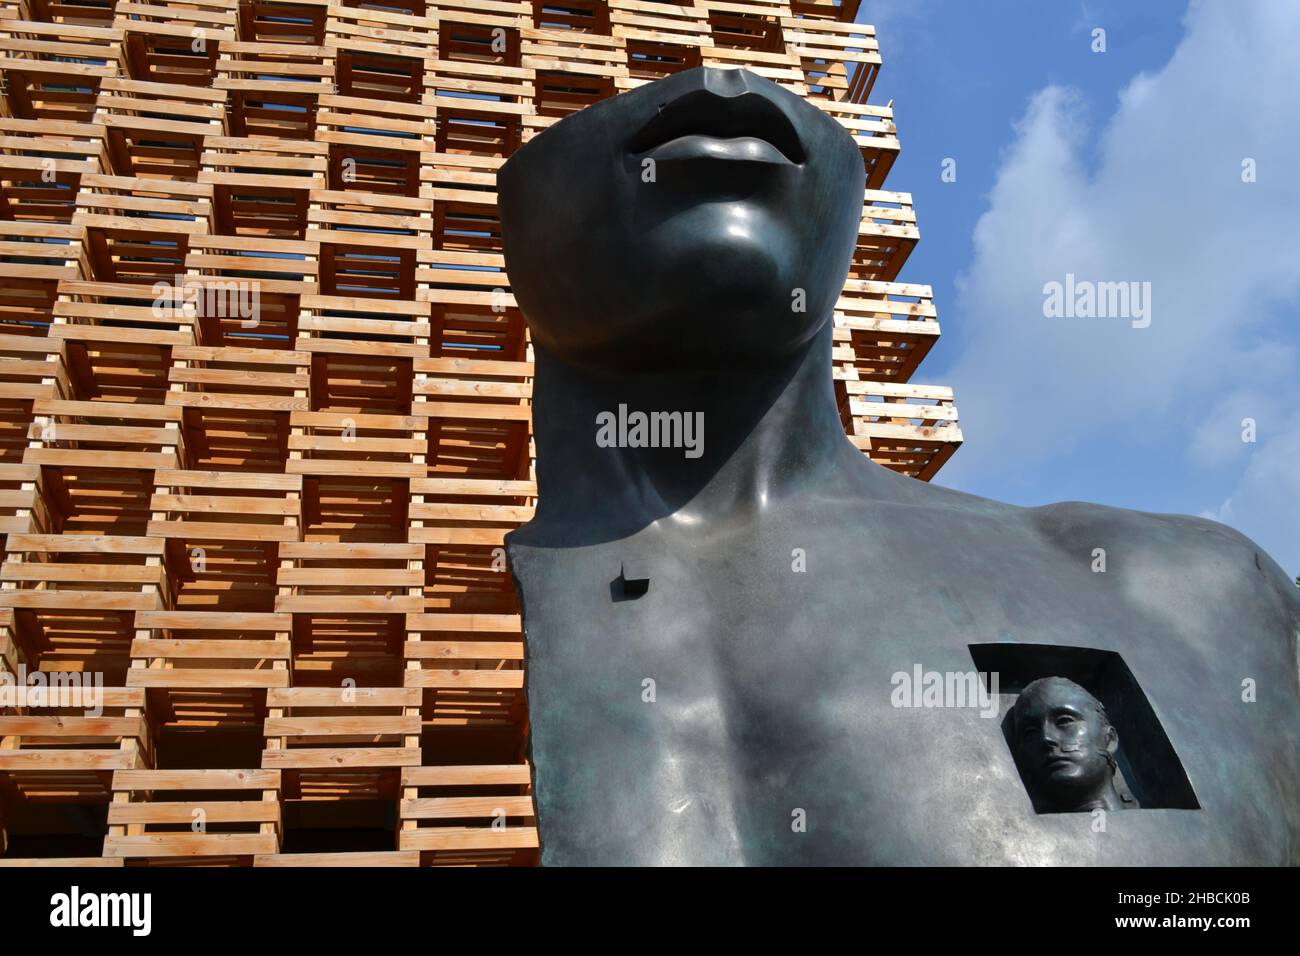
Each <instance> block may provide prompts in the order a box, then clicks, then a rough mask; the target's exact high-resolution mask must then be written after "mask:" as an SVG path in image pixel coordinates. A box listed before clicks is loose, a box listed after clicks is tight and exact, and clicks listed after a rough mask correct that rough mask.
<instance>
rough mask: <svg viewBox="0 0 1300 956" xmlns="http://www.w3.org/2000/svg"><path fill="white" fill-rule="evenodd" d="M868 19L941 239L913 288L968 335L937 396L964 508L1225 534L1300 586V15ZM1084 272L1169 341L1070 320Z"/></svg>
mask: <svg viewBox="0 0 1300 956" xmlns="http://www.w3.org/2000/svg"><path fill="white" fill-rule="evenodd" d="M858 19H859V20H860V21H862V22H866V23H874V24H875V25H876V29H877V38H878V40H879V42H880V48H881V55H882V57H883V59H884V67H883V69H882V72H881V75H880V78H879V80H878V81H877V83H876V87H875V90H874V91H873V93H872V97H871V100H872V102H873V103H884V102H887V101H888V100H889V99H891V98H892V99H893V100H894V112H895V121H896V123H897V125H898V130H899V139H900V141H901V143H902V154H901V156H900V158H899V160H898V162H897V163H896V164H895V166H894V168H893V171H892V172H891V173H890V176H889V180H888V182H887V183H886V188H888V189H897V190H901V191H905V192H910V193H912V195H913V199H914V203H915V207H916V211H917V217H918V223H919V226H920V230H921V242H920V244H919V245H918V247H917V249H916V251H915V252H914V253H913V255H912V257H911V259H910V260H909V261H908V264H907V266H906V268H905V269H904V271H903V274H902V276H901V277H900V279H901V280H903V281H909V282H923V283H928V284H930V285H931V286H933V288H934V297H935V304H936V306H937V307H938V310H939V321H940V323H941V325H942V328H943V336H942V338H941V339H940V342H939V344H938V345H937V346H936V347H935V349H934V351H932V352H931V353H930V356H929V358H928V359H927V360H926V362H925V363H924V364H923V365H922V367H921V371H920V374H919V375H918V376H917V379H916V380H917V381H923V382H931V383H942V384H950V385H952V386H953V387H954V388H955V389H956V397H957V404H958V408H959V409H960V412H961V423H962V430H963V433H964V434H965V438H966V444H965V446H964V447H963V448H961V449H960V450H959V451H958V452H957V454H956V455H955V456H954V457H953V458H952V460H951V461H950V462H949V463H948V464H947V465H946V466H945V468H944V470H943V471H942V472H940V474H939V476H938V478H937V481H938V483H940V484H946V485H950V486H952V487H956V488H960V489H962V490H964V491H970V492H973V493H975V494H980V495H985V496H988V497H992V498H998V499H1000V500H1003V501H1011V502H1015V503H1017V504H1024V505H1036V504H1043V503H1046V502H1051V501H1065V500H1083V501H1096V502H1100V503H1102V504H1109V505H1116V506H1120V507H1126V508H1136V509H1139V510H1143V511H1156V512H1175V513H1184V514H1199V515H1203V516H1206V517H1212V518H1215V519H1217V520H1221V521H1224V522H1226V523H1227V524H1230V525H1232V526H1233V527H1236V528H1238V529H1239V530H1241V531H1243V532H1244V533H1246V534H1247V535H1249V536H1250V537H1252V538H1254V539H1255V541H1257V542H1258V543H1259V544H1260V545H1262V546H1263V547H1264V549H1265V550H1267V551H1268V552H1269V553H1270V554H1271V555H1272V556H1273V557H1274V558H1275V559H1276V560H1277V561H1278V562H1279V563H1280V564H1281V565H1282V566H1283V567H1284V568H1285V569H1286V570H1287V571H1288V572H1289V574H1290V575H1292V576H1294V575H1295V574H1297V573H1300V376H1298V375H1297V374H1296V372H1297V368H1298V367H1300V363H1298V362H1297V357H1298V356H1297V353H1298V352H1300V322H1298V321H1297V319H1298V312H1300V122H1298V120H1300V56H1297V54H1296V52H1295V51H1296V50H1300V3H1297V2H1294V0H1232V2H1228V0H1213V2H1192V3H1187V2H1175V0H1147V2H1143V3H1141V4H1134V3H1132V2H1131V0H1123V2H1121V0H1106V2H1099V0H1088V2H1086V3H1080V2H1077V0H1075V2H1066V0H1050V2H1045V0H996V2H991V3H972V2H964V0H865V2H864V3H863V6H862V10H861V12H860V14H859V18H858ZM1097 27H1100V28H1102V29H1104V30H1105V31H1106V35H1105V39H1106V50H1105V52H1104V53H1094V52H1093V51H1092V49H1091V46H1092V43H1093V38H1092V31H1093V29H1094V28H1097ZM949 157H951V158H953V159H955V160H956V161H957V180H956V182H951V183H946V182H943V181H941V178H940V172H941V168H942V163H943V161H944V159H945V158H949ZM1246 159H1251V160H1253V161H1254V169H1255V176H1256V178H1255V181H1254V182H1250V183H1246V182H1243V181H1242V168H1243V166H1242V163H1243V160H1246ZM1067 273H1073V274H1074V275H1075V276H1077V277H1078V278H1079V279H1088V280H1093V281H1099V282H1116V281H1123V282H1150V283H1151V324H1150V326H1149V327H1147V328H1134V327H1133V326H1132V323H1131V322H1130V321H1129V320H1127V319H1123V318H1118V319H1117V318H1106V319H1102V318H1060V317H1058V318H1048V317H1045V316H1044V314H1043V298H1044V297H1043V285H1044V283H1045V282H1049V281H1058V282H1064V281H1065V276H1066V274H1067ZM1244 419H1251V420H1253V422H1254V430H1255V441H1253V442H1247V441H1243V440H1242V437H1243V430H1244V429H1243V424H1242V423H1243V420H1244Z"/></svg>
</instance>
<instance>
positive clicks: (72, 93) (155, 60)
mask: <svg viewBox="0 0 1300 956" xmlns="http://www.w3.org/2000/svg"><path fill="white" fill-rule="evenodd" d="M856 12H857V3H856V2H855V0H840V2H834V0H694V2H686V0H682V2H675V3H673V2H669V3H665V2H659V0H564V2H563V3H551V2H540V0H537V2H534V0H382V2H368V0H367V2H348V0H118V2H113V0H64V2H57V3H56V2H54V0H0V77H2V78H3V99H2V100H0V104H2V105H0V539H2V540H3V544H4V562H3V566H2V568H0V672H3V674H4V675H6V678H5V679H6V680H8V681H9V683H12V681H13V679H14V678H16V677H17V676H18V675H20V674H31V673H39V674H40V675H41V676H42V679H43V680H46V681H48V682H56V681H66V682H69V683H83V684H89V685H91V686H98V688H99V697H98V698H97V706H95V707H93V708H87V707H86V706H84V701H83V702H82V704H83V705H82V706H77V702H76V701H60V702H59V703H61V704H67V705H68V706H50V705H49V702H46V703H45V704H39V703H37V702H34V701H32V700H12V701H7V702H5V706H3V707H0V864H13V865H25V864H30V863H35V862H44V861H47V860H49V859H62V860H67V861H71V862H77V863H82V864H90V863H92V862H93V863H99V864H107V865H121V864H126V865H133V866H134V865H153V864H178V863H200V864H213V865H258V866H306V865H320V866H336V865H345V864H368V865H391V866H416V865H444V864H445V865H465V864H472V865H490V864H496V865H499V864H528V863H531V862H534V861H535V860H536V856H537V852H536V851H537V845H538V835H537V831H536V823H535V820H534V819H533V809H532V801H531V797H530V775H529V767H528V762H527V758H528V749H527V732H528V719H527V707H526V700H525V697H524V657H525V655H524V643H523V633H522V626H521V619H520V608H519V604H518V600H517V598H516V596H515V594H514V592H513V589H512V586H511V581H510V576H509V574H508V571H507V569H506V566H505V560H504V549H503V544H504V538H505V535H506V534H507V533H508V532H509V531H510V530H511V529H512V528H516V527H518V526H519V525H520V524H522V523H524V522H526V521H527V520H528V519H529V517H530V516H531V514H532V511H533V507H534V503H535V499H536V486H535V484H534V481H533V467H532V458H533V447H532V441H531V382H532V370H533V366H532V352H531V348H530V345H529V341H528V335H527V329H526V325H525V322H524V319H523V316H522V315H520V313H519V310H518V308H517V306H516V304H515V302H514V299H513V297H512V296H511V293H510V280H509V277H508V276H507V275H506V272H505V268H504V262H503V257H502V250H501V231H500V223H499V219H498V214H497V207H496V194H495V174H496V170H497V168H498V167H499V166H500V165H501V164H502V163H503V162H504V161H505V159H506V158H508V157H509V155H510V154H511V153H512V152H513V151H514V150H515V149H517V148H518V147H519V146H520V145H521V144H522V143H524V142H527V141H528V140H529V139H531V138H532V137H533V136H535V135H537V134H538V133H539V132H541V131H542V130H544V129H545V128H546V127H547V126H549V125H551V124H552V123H555V122H557V121H558V120H559V119H561V118H563V117H564V116H566V115H568V114H569V113H571V112H573V111H574V110H577V109H581V108H583V107H585V106H587V105H590V104H591V103H594V102H596V101H598V100H600V99H603V98H605V97H609V96H613V95H616V94H617V93H619V92H622V91H625V90H628V89H631V88H633V87H635V86H638V85H640V84H643V83H646V82H650V81H653V80H655V79H658V78H661V77H663V76H666V75H669V74H671V73H673V72H676V71H678V70H682V69H689V68H691V67H695V66H700V65H712V66H720V67H742V66H743V67H747V68H749V69H752V70H754V71H755V72H757V73H760V74H762V75H764V76H767V77H769V78H771V79H772V80H774V81H775V82H778V83H781V84H783V85H784V86H786V87H787V88H788V89H790V90H792V91H794V92H795V93H797V94H799V95H801V96H805V97H807V98H808V99H809V101H810V102H812V103H813V104H815V105H816V106H817V107H818V108H820V109H824V110H826V111H827V112H828V113H829V114H830V115H831V116H833V117H835V118H836V119H837V120H838V121H840V122H841V123H843V124H844V126H845V127H846V128H847V129H848V130H849V131H850V132H851V133H852V134H853V136H854V138H855V139H856V140H857V142H858V143H859V145H860V147H861V150H862V155H863V162H864V164H865V166H866V167H867V169H868V182H867V186H868V189H867V192H866V194H865V196H864V202H863V212H862V224H861V228H860V230H859V242H858V248H857V251H856V253H855V256H854V261H853V266H852V270H851V274H850V276H849V280H848V282H847V284H846V286H845V289H844V293H843V295H842V297H841V299H840V301H839V303H838V305H837V308H836V315H835V326H836V328H835V349H834V359H833V375H834V379H835V383H836V389H837V394H838V397H839V400H840V404H841V410H842V414H843V418H844V424H845V428H846V431H847V432H848V433H849V434H850V436H851V437H852V439H853V441H854V442H855V443H856V444H857V445H858V446H859V447H860V448H862V450H863V451H864V452H865V453H866V454H868V455H870V456H871V457H872V458H874V459H875V460H877V461H879V462H881V463H882V464H884V465H886V466H888V467H890V468H894V469H896V470H899V471H901V472H903V473H905V474H909V475H912V476H915V477H917V478H920V479H928V478H929V477H931V476H932V475H933V474H934V473H935V471H937V469H938V468H939V467H940V466H941V465H942V463H943V462H944V461H945V460H946V458H947V457H948V455H950V454H951V453H952V451H953V449H955V448H956V447H957V445H958V444H959V443H960V440H961V435H960V431H959V430H958V427H957V424H956V411H955V409H954V407H953V402H952V394H951V392H950V391H949V390H947V389H945V388H942V387H938V386H916V385H912V384H910V383H909V380H910V378H911V376H912V375H913V373H914V372H915V371H916V369H917V366H918V365H919V363H920V362H921V360H922V359H923V358H924V357H925V354H926V352H927V351H928V349H929V348H930V347H931V345H932V344H933V343H934V341H935V339H936V337H937V335H938V332H939V329H938V324H937V322H936V320H935V310H934V306H933V303H932V302H931V295H930V290H929V288H928V287H927V286H922V285H914V284H903V283H898V282H897V281H896V280H897V277H898V274H899V270H900V269H901V268H902V266H903V264H904V262H905V261H906V259H907V256H908V254H909V252H910V251H911V249H912V247H913V246H914V245H915V243H916V241H917V238H918V234H917V230H916V221H915V215H914V213H913V210H912V207H911V200H910V197H909V196H908V195H907V194H906V193H899V192H890V191H886V190H885V189H884V188H883V182H884V179H885V177H886V175H887V174H888V172H889V169H890V166H891V165H892V163H893V160H894V157H895V156H896V155H897V152H898V140H897V138H896V136H895V130H894V125H893V119H892V112H891V110H890V108H889V107H885V106H878V105H872V104H870V103H868V102H867V98H868V95H869V93H870V91H871V87H872V84H873V83H874V81H875V78H876V74H877V71H878V70H879V67H880V56H879V52H878V49H877V46H876V39H875V35H874V31H873V29H872V28H871V27H869V26H864V25H861V24H856V23H855V22H854V19H855V15H856ZM96 682H98V683H97V684H96Z"/></svg>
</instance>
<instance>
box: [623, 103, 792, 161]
mask: <svg viewBox="0 0 1300 956" xmlns="http://www.w3.org/2000/svg"><path fill="white" fill-rule="evenodd" d="M626 149H627V151H628V152H629V153H633V154H637V155H644V156H649V157H651V158H653V159H654V160H655V161H656V162H660V161H665V162H666V161H672V160H679V159H717V160H727V161H732V162H751V163H770V164H775V165H782V166H789V165H800V164H802V163H803V162H804V160H805V159H806V157H805V155H804V151H803V145H802V144H801V143H800V142H799V134H798V132H796V130H795V128H794V124H793V123H792V122H791V121H790V119H789V117H787V116H786V115H785V113H784V112H783V111H782V109H781V108H780V107H779V106H778V105H777V104H776V103H774V102H772V100H770V99H768V98H767V97H766V96H763V95H762V94H761V93H755V92H753V91H752V90H751V91H747V92H745V93H741V94H740V95H738V96H719V95H718V94H716V93H714V92H712V91H710V90H707V89H703V90H701V89H696V90H691V91H690V92H688V93H684V94H682V95H681V96H679V97H677V98H676V99H673V100H671V101H669V102H667V103H663V104H660V107H659V112H658V113H656V114H655V115H654V116H653V117H652V118H651V119H650V121H649V122H648V123H646V124H645V125H644V126H642V127H641V129H639V130H638V131H637V132H636V133H634V134H633V135H632V137H631V139H629V140H628V142H627V145H626Z"/></svg>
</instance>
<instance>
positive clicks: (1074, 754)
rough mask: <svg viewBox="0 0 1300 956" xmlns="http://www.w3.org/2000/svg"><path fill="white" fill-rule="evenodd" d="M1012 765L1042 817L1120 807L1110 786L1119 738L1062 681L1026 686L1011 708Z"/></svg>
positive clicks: (1082, 695)
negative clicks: (1017, 770) (1014, 762)
mask: <svg viewBox="0 0 1300 956" xmlns="http://www.w3.org/2000/svg"><path fill="white" fill-rule="evenodd" d="M1010 731H1011V740H1012V746H1013V749H1014V751H1015V755H1016V760H1017V763H1018V764H1019V766H1020V770H1021V773H1022V774H1023V775H1024V777H1025V784H1026V786H1027V787H1028V789H1029V792H1030V797H1031V798H1032V799H1033V801H1034V806H1035V807H1036V808H1037V809H1038V810H1039V812H1042V813H1064V812H1073V811H1080V810H1092V809H1096V808H1098V807H1100V808H1104V809H1114V810H1119V809H1124V807H1125V801H1124V800H1123V799H1121V797H1120V796H1119V793H1118V791H1117V790H1116V788H1115V774H1116V771H1117V770H1118V764H1117V762H1116V759H1115V754H1116V752H1117V751H1118V750H1119V734H1118V733H1116V731H1115V728H1114V727H1113V726H1112V725H1111V722H1110V718H1108V717H1107V716H1106V709H1105V707H1103V706H1102V704H1101V701H1099V700H1097V698H1095V697H1093V696H1092V694H1090V693H1088V691H1086V690H1085V689H1084V688H1082V687H1080V686H1079V685H1078V684H1076V683H1075V682H1074V681H1072V680H1067V679H1066V678H1064V677H1044V678H1041V679H1039V680H1036V681H1034V682H1032V683H1031V684H1029V685H1028V686H1027V687H1025V689H1024V690H1023V691H1021V693H1020V696H1019V697H1017V698H1016V702H1015V704H1014V705H1013V706H1012V708H1011V718H1010Z"/></svg>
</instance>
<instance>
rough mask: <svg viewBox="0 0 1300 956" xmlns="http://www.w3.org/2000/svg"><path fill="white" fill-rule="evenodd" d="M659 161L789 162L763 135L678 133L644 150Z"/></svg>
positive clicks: (788, 163) (781, 164) (785, 163)
mask: <svg viewBox="0 0 1300 956" xmlns="http://www.w3.org/2000/svg"><path fill="white" fill-rule="evenodd" d="M646 155H647V156H650V157H652V158H653V159H655V160H656V161H658V162H667V161H671V160H674V159H723V160H731V161H733V162H749V163H772V164H774V165H778V166H791V165H793V163H791V162H790V160H789V159H788V158H786V156H785V154H784V153H782V152H781V151H780V150H779V149H777V148H776V147H775V146H773V145H772V144H771V143H769V142H768V141H767V140H765V139H758V138H757V137H754V136H736V137H733V138H730V139H721V138H719V137H716V136H700V135H692V136H678V137H677V138H676V139H670V140H669V141H668V142H666V143H664V144H663V145H661V146H656V147H654V148H653V149H651V150H650V151H649V152H647V153H646Z"/></svg>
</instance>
